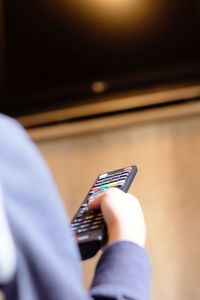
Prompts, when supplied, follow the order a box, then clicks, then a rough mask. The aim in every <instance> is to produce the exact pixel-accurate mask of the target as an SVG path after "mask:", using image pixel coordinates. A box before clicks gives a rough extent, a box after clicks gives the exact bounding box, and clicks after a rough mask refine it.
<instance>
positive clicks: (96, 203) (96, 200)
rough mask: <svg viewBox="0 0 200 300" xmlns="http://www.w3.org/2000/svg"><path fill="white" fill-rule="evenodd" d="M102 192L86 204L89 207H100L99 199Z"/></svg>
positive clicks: (100, 199)
mask: <svg viewBox="0 0 200 300" xmlns="http://www.w3.org/2000/svg"><path fill="white" fill-rule="evenodd" d="M102 195H103V193H102V194H100V195H98V196H96V197H95V198H94V199H92V200H91V201H89V202H88V206H89V207H90V208H91V209H100V208H101V201H102V198H103V196H102Z"/></svg>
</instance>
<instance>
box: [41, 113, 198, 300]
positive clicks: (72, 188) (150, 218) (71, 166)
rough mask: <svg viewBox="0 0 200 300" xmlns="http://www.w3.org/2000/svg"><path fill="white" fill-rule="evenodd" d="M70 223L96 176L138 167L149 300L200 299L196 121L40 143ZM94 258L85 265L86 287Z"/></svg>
mask: <svg viewBox="0 0 200 300" xmlns="http://www.w3.org/2000/svg"><path fill="white" fill-rule="evenodd" d="M38 146H39V148H40V150H41V152H42V153H43V155H44V156H45V158H46V160H47V162H48V164H49V166H50V168H51V170H52V172H53V174H54V176H55V180H56V182H57V184H58V187H59V190H60V193H61V195H62V197H63V199H64V201H65V204H66V207H67V210H68V213H69V216H70V218H71V217H72V216H73V214H74V213H75V211H76V209H77V208H78V206H79V205H80V203H81V201H82V200H83V198H84V197H85V195H86V193H87V192H88V190H89V188H90V186H91V184H92V183H93V181H94V179H95V178H96V176H97V175H98V174H99V173H101V172H105V171H109V170H113V169H116V168H121V167H124V166H128V165H130V164H136V165H137V166H138V169H139V173H138V175H137V176H136V178H135V180H134V182H133V184H132V187H131V189H130V191H131V192H132V193H134V194H135V195H136V196H137V197H138V198H139V199H140V201H141V204H142V207H143V209H144V214H145V217H146V223H147V233H148V235H147V250H148V252H149V255H150V257H151V261H152V265H153V279H152V299H153V300H160V299H162V300H169V299H170V300H179V299H180V300H184V299H187V300H188V299H193V300H197V299H200V289H199V279H200V218H199V216H200V213H199V211H200V182H199V181H200V172H199V169H200V117H199V115H196V116H193V117H192V116H190V117H182V118H177V119H172V120H160V121H155V122H153V121H151V122H145V123H141V124H135V125H128V126H126V127H124V128H118V129H116V130H113V129H112V130H111V129H109V130H108V131H106V130H104V131H99V132H92V133H88V134H87V133H85V134H84V135H76V136H68V137H62V138H57V139H54V140H48V141H40V142H38ZM96 261H97V257H95V258H93V259H91V260H88V261H86V262H84V263H83V276H84V284H85V286H86V287H88V286H89V283H90V281H91V278H92V276H93V272H94V267H95V264H96Z"/></svg>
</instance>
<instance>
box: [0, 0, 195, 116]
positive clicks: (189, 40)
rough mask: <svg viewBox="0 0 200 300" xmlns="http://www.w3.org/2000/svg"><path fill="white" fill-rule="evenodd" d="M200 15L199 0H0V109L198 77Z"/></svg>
mask: <svg viewBox="0 0 200 300" xmlns="http://www.w3.org/2000/svg"><path fill="white" fill-rule="evenodd" d="M199 17H200V4H199V1H198V0H121V1H120V0H95V1H92V0H84V1H82V0H77V1H74V0H57V1H53V0H26V1H24V0H5V1H3V10H2V13H1V21H0V22H1V23H2V24H3V27H2V28H3V32H2V34H1V45H4V56H3V60H2V64H3V66H4V68H3V67H2V68H1V71H0V72H1V74H0V75H1V78H2V80H1V91H0V94H1V99H2V100H1V111H2V112H4V113H8V114H10V115H14V116H18V115H23V114H27V113H32V112H37V111H43V110H48V109H53V108H55V107H62V106H69V105H75V104H77V103H81V102H83V101H86V100H87V99H92V101H95V98H96V97H97V95H96V93H98V84H97V85H95V82H98V81H100V82H104V83H105V84H104V85H103V89H102V90H101V86H100V90H99V92H102V93H103V94H109V93H113V92H118V91H122V90H130V89H135V88H138V87H143V86H148V85H152V84H157V83H164V82H174V81H184V80H190V79H192V78H197V77H198V78H199V77H200V54H199V53H200V19H199ZM1 57H2V55H1Z"/></svg>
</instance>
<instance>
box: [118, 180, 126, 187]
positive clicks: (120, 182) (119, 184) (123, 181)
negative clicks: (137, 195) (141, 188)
mask: <svg viewBox="0 0 200 300" xmlns="http://www.w3.org/2000/svg"><path fill="white" fill-rule="evenodd" d="M124 183H125V180H121V181H118V182H117V185H118V186H122V185H124Z"/></svg>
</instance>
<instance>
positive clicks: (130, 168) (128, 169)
mask: <svg viewBox="0 0 200 300" xmlns="http://www.w3.org/2000/svg"><path fill="white" fill-rule="evenodd" d="M131 170H132V167H128V168H125V169H124V171H125V172H126V171H131Z"/></svg>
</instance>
